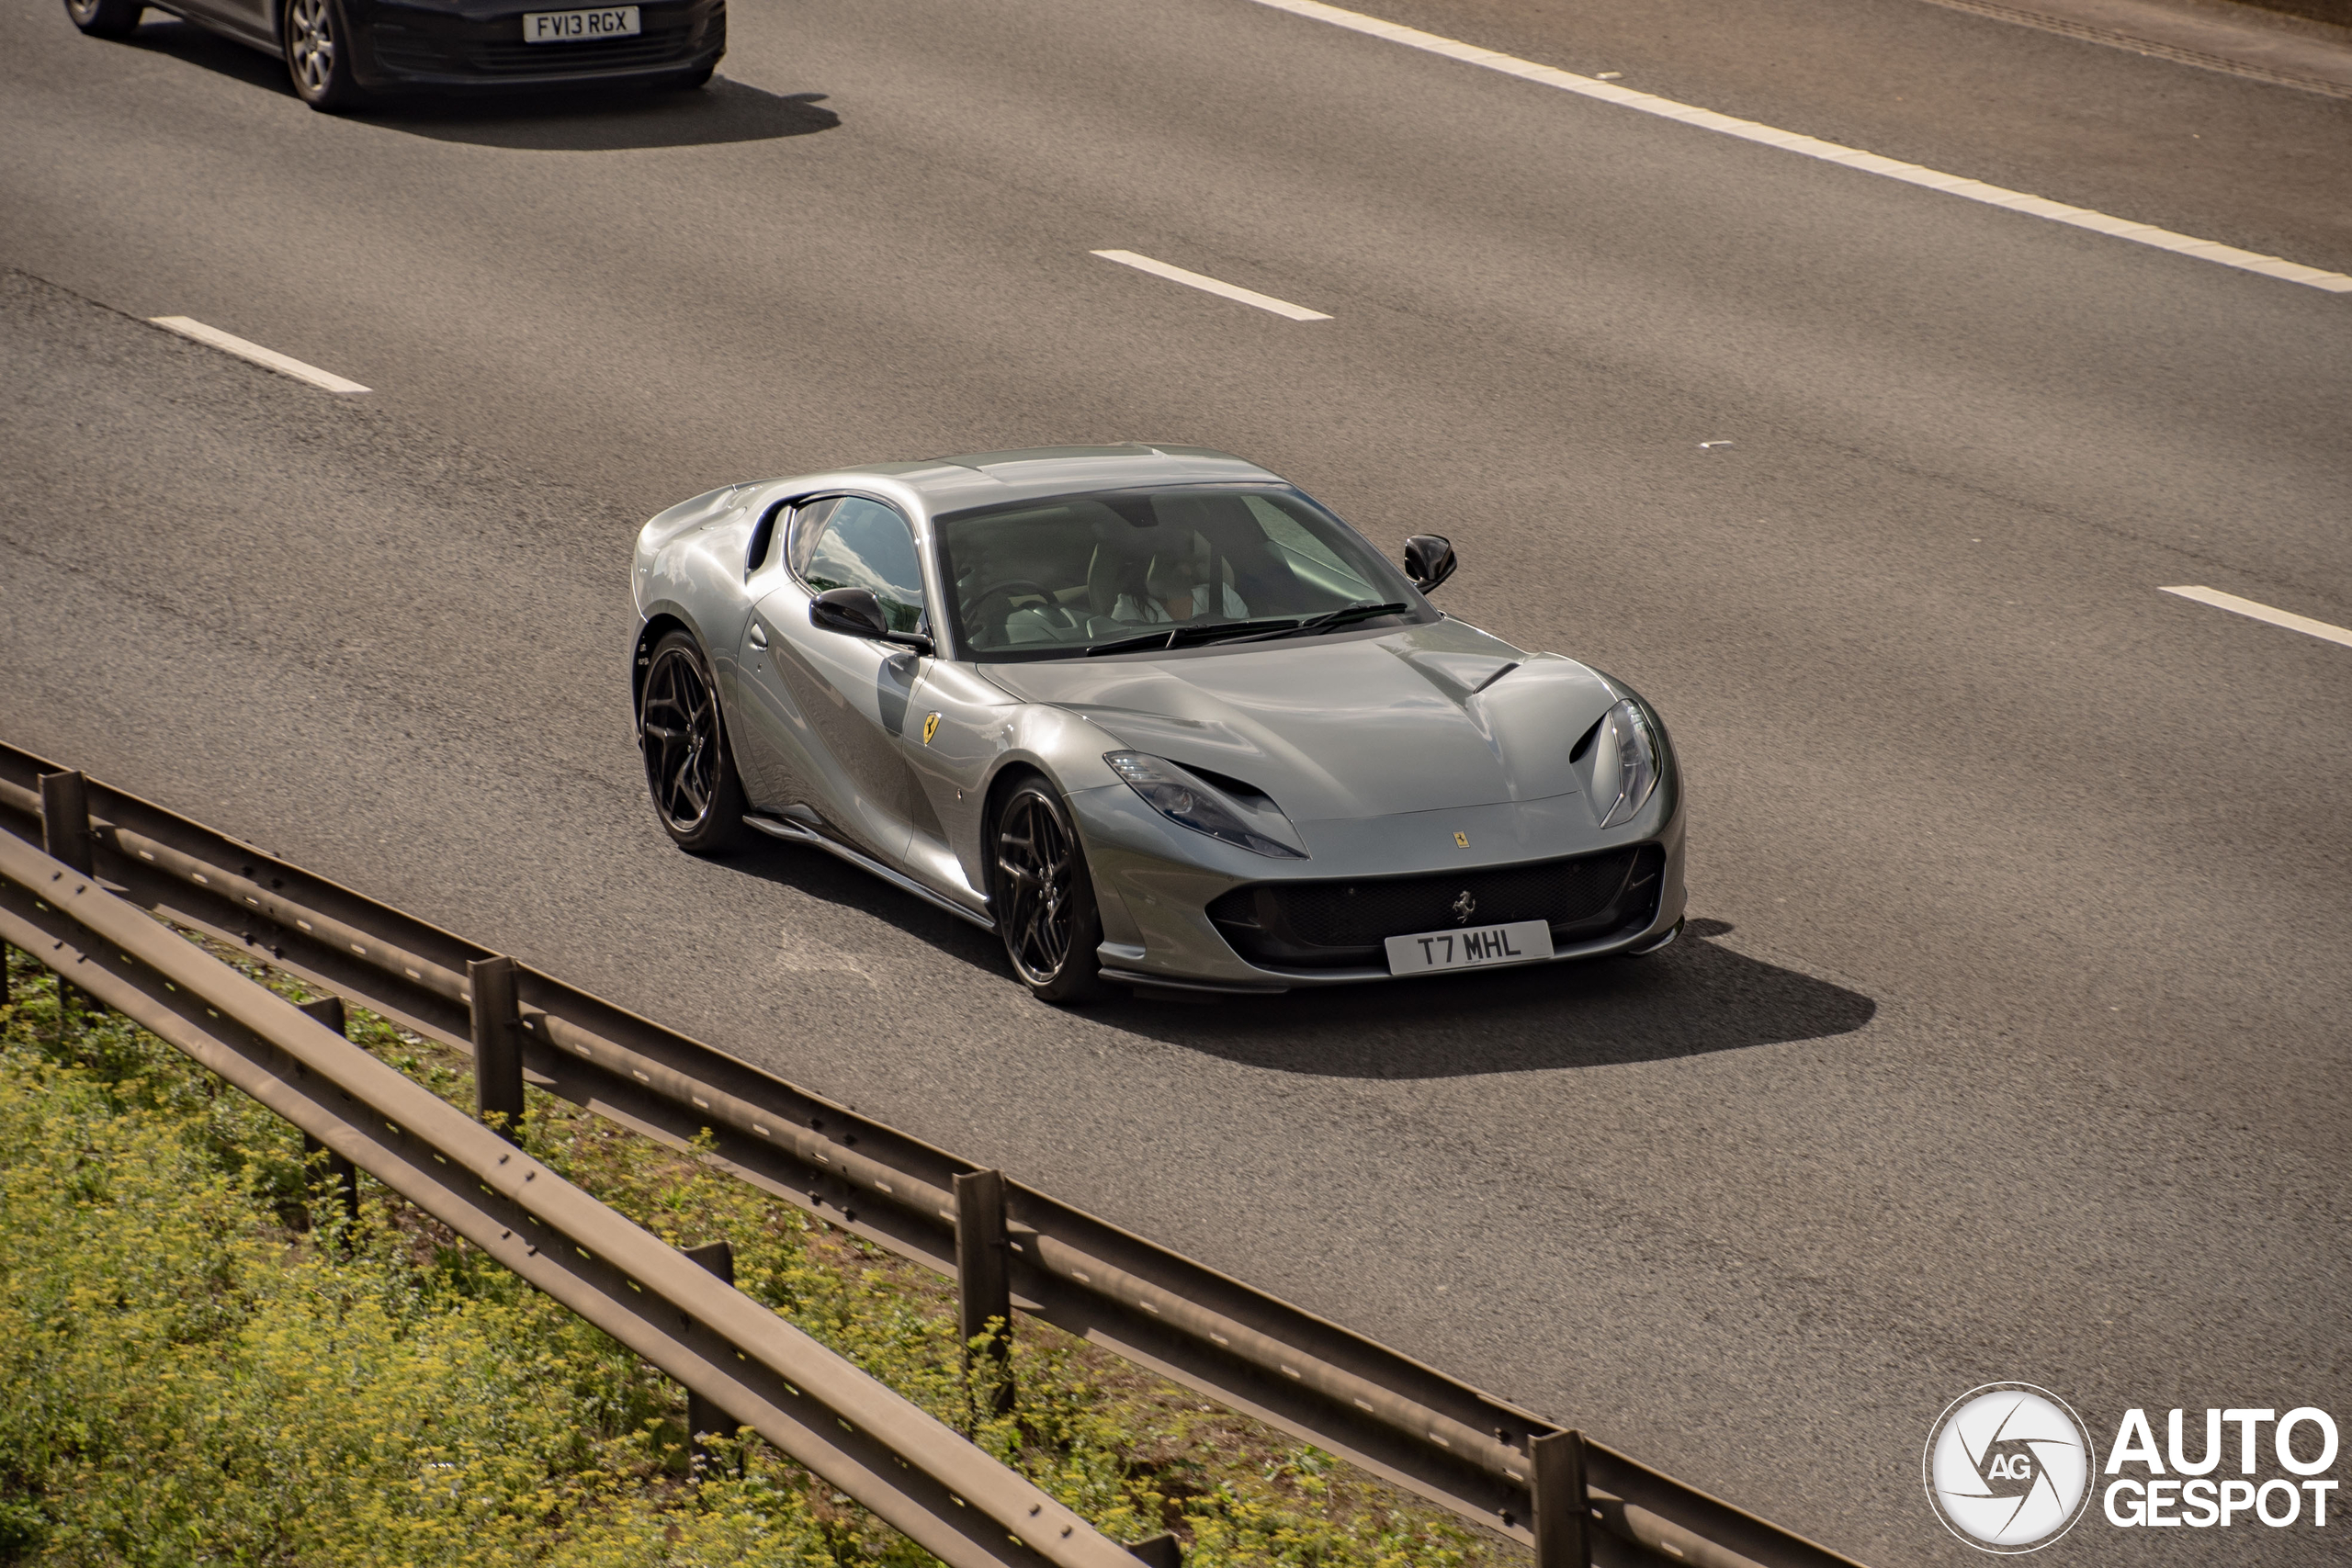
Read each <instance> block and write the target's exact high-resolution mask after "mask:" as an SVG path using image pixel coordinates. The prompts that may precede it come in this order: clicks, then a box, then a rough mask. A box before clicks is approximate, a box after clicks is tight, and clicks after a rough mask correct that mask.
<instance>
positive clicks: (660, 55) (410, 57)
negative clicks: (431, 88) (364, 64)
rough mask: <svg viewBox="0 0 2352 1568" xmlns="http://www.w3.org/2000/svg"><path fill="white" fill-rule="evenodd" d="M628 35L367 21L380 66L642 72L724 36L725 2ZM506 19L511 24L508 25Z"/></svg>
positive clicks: (650, 17)
mask: <svg viewBox="0 0 2352 1568" xmlns="http://www.w3.org/2000/svg"><path fill="white" fill-rule="evenodd" d="M644 23H645V28H646V30H645V31H644V33H642V34H641V35H639V37H636V38H620V39H596V40H594V42H587V43H525V42H524V41H523V40H522V39H519V38H515V37H511V36H509V37H502V38H495V39H485V38H469V37H466V36H464V35H463V34H462V33H444V32H440V31H437V30H436V31H428V30H426V29H424V28H413V27H406V26H403V25H401V24H400V23H398V22H379V23H377V24H376V26H375V28H374V37H373V42H374V44H375V46H376V59H377V61H378V62H379V63H380V64H382V65H383V66H384V67H385V68H386V69H388V70H392V71H411V72H417V73H426V74H432V75H441V76H450V75H459V76H492V77H500V76H511V77H522V76H570V75H578V74H583V73H592V72H600V71H642V70H648V69H653V68H658V67H660V66H663V65H682V64H684V63H685V62H687V61H689V60H693V59H695V58H696V57H698V56H700V55H703V54H705V53H707V52H708V51H711V50H712V49H715V48H717V47H718V45H720V44H721V43H723V42H724V41H725V39H726V37H727V32H726V28H727V12H726V9H725V7H723V6H713V7H711V9H710V11H709V14H708V15H707V17H705V18H704V19H702V20H701V21H699V22H696V21H693V20H689V19H688V18H686V17H680V16H678V15H677V14H675V13H672V14H670V15H667V16H664V15H662V14H661V13H658V12H654V13H649V14H646V15H645V17H644ZM509 25H510V26H512V25H513V24H509Z"/></svg>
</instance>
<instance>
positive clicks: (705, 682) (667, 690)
mask: <svg viewBox="0 0 2352 1568" xmlns="http://www.w3.org/2000/svg"><path fill="white" fill-rule="evenodd" d="M637 721H638V739H637V743H638V747H639V750H641V751H642V752H643V753H644V756H645V784H646V788H647V789H648V790H649V791H650V793H651V794H652V796H653V814H654V815H655V816H656V817H658V818H661V819H662V831H663V832H665V833H667V834H669V835H670V837H671V838H672V839H673V840H676V842H677V845H678V847H679V848H680V849H682V850H684V851H685V852H687V853H688V854H695V855H723V854H726V853H728V852H729V851H731V850H736V849H740V848H741V847H742V844H743V841H744V839H745V837H746V834H745V830H744V828H743V783H742V780H741V779H740V778H738V777H737V776H736V773H735V754H734V752H733V750H730V749H729V746H728V744H727V722H726V717H725V716H724V715H722V714H721V713H720V712H719V711H718V687H717V686H716V685H714V684H713V683H712V682H711V678H710V664H709V662H708V661H707V660H705V659H704V658H703V656H702V649H701V647H700V645H698V644H697V643H696V642H695V639H694V638H693V637H690V636H689V635H687V634H686V633H684V632H683V631H673V632H671V633H670V634H669V635H667V636H666V637H662V640H661V641H659V642H657V643H655V644H654V645H653V657H652V658H651V660H649V661H648V663H647V665H646V671H645V687H644V693H643V694H642V695H641V696H640V697H639V699H638V708H637Z"/></svg>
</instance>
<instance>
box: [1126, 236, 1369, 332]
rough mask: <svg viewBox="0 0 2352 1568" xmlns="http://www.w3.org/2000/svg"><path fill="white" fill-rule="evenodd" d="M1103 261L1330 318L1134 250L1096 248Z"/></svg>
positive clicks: (1302, 317) (1300, 315)
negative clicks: (1156, 259) (1155, 259)
mask: <svg viewBox="0 0 2352 1568" xmlns="http://www.w3.org/2000/svg"><path fill="white" fill-rule="evenodd" d="M1092 254H1095V255H1098V256H1101V257H1102V258H1103V260H1104V261H1112V262H1117V263H1118V264H1119V265H1121V266H1131V267H1133V268H1135V269H1136V271H1137V272H1148V273H1149V274H1151V276H1154V277H1164V278H1166V279H1167V280H1168V281H1169V282H1170V283H1181V284H1182V285H1184V287H1185V288H1197V289H1199V290H1201V292H1203V293H1204V294H1214V295H1216V296H1217V297H1218V298H1219V299H1238V300H1239V301H1240V302H1241V303H1242V304H1244V305H1255V306H1256V307H1258V309H1260V310H1272V312H1273V313H1274V314H1275V315H1277V316H1288V317H1289V318H1290V319H1291V320H1292V321H1329V320H1330V319H1331V318H1330V317H1329V316H1327V315H1325V314H1324V313H1323V312H1322V311H1320V310H1308V309H1307V308H1306V306H1304V305H1294V304H1292V303H1291V302H1290V301H1289V300H1287V299H1275V298H1274V297H1273V296H1272V295H1271V294H1261V293H1259V292H1258V291H1257V290H1256V289H1254V288H1242V287H1240V286H1239V285H1238V284H1233V283H1225V282H1221V281H1219V280H1218V279H1216V278H1214V277H1210V276H1207V275H1206V274H1204V273H1198V272H1186V271H1185V270H1184V269H1183V268H1182V267H1181V266H1170V265H1168V264H1167V263H1166V262H1164V261H1154V260H1152V259H1151V258H1150V257H1149V256H1139V255H1137V254H1136V253H1135V252H1133V251H1096V252H1093V253H1092Z"/></svg>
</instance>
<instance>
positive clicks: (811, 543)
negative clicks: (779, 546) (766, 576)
mask: <svg viewBox="0 0 2352 1568" xmlns="http://www.w3.org/2000/svg"><path fill="white" fill-rule="evenodd" d="M841 503H842V498H841V497H840V496H837V495H828V496H823V497H820V499H818V500H816V501H804V502H801V503H800V504H799V505H797V506H796V507H794V508H793V509H792V547H791V552H790V553H789V554H788V555H786V557H785V560H786V564H787V565H789V566H790V567H791V568H792V570H793V573H794V575H795V576H797V577H803V578H805V577H807V576H808V575H809V555H810V553H811V552H813V551H814V550H815V549H816V547H817V536H818V535H820V534H821V533H823V532H824V531H825V519H827V518H828V517H831V515H832V514H833V508H835V507H837V506H839V505H840V504H841Z"/></svg>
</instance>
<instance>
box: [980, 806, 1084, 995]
mask: <svg viewBox="0 0 2352 1568" xmlns="http://www.w3.org/2000/svg"><path fill="white" fill-rule="evenodd" d="M994 837H995V840H996V843H995V850H996V877H995V880H996V890H995V891H996V897H995V898H994V900H993V902H994V904H995V906H996V929H997V931H998V933H999V934H1000V935H1001V936H1002V937H1003V938H1004V952H1005V955H1006V956H1007V957H1009V958H1011V959H1012V972H1013V973H1014V974H1016V975H1018V976H1021V981H1022V984H1023V985H1025V986H1027V987H1029V989H1030V990H1031V991H1033V992H1035V994H1036V996H1037V998H1038V999H1039V1000H1041V1001H1048V1002H1074V1001H1086V1000H1091V999H1092V998H1097V997H1100V996H1102V995H1103V992H1104V987H1103V967H1102V964H1101V963H1100V962H1099V961H1098V960H1097V959H1096V957H1095V953H1094V950H1095V948H1096V947H1098V946H1100V945H1101V944H1102V942H1103V917H1102V914H1101V911H1099V910H1098V909H1097V908H1095V904H1094V878H1093V876H1092V875H1091V874H1089V873H1088V871H1087V869H1086V852H1085V850H1084V849H1083V848H1081V847H1080V844H1079V841H1078V832H1077V829H1075V828H1074V827H1073V826H1072V825H1071V823H1070V819H1069V811H1068V810H1067V809H1066V808H1065V807H1063V805H1062V803H1061V798H1060V796H1058V795H1056V794H1055V793H1054V790H1053V788H1052V786H1051V785H1049V784H1046V782H1045V781H1044V780H1043V779H1034V778H1033V779H1028V780H1024V781H1023V783H1022V784H1019V785H1017V786H1015V787H1014V789H1013V791H1012V795H1009V796H1007V797H1006V799H1005V802H1004V805H1003V807H1001V809H1000V810H999V811H998V812H997V817H996V831H995V834H994Z"/></svg>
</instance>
